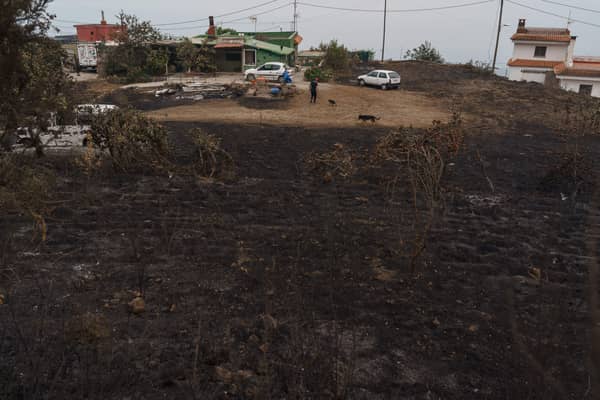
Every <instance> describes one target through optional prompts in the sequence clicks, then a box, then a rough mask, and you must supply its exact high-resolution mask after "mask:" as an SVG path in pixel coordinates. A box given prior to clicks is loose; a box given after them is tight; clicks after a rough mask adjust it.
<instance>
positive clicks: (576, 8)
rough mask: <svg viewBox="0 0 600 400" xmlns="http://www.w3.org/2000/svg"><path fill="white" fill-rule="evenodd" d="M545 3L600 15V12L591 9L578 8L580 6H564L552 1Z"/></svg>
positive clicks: (546, 0) (545, 0) (548, 0)
mask: <svg viewBox="0 0 600 400" xmlns="http://www.w3.org/2000/svg"><path fill="white" fill-rule="evenodd" d="M542 1H543V2H544V3H550V4H556V5H558V6H563V7H569V8H574V9H575V10H582V11H588V12H593V13H598V14H600V10H593V9H591V8H584V7H578V6H572V5H570V4H564V3H559V2H557V1H551V0H542Z"/></svg>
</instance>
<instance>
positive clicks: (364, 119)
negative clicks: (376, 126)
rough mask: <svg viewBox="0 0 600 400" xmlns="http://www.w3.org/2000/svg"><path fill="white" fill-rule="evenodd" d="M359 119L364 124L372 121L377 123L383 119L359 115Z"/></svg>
mask: <svg viewBox="0 0 600 400" xmlns="http://www.w3.org/2000/svg"><path fill="white" fill-rule="evenodd" d="M358 119H359V120H361V121H363V122H367V121H371V122H372V123H375V121H377V120H380V119H381V118H380V117H376V116H374V115H359V116H358Z"/></svg>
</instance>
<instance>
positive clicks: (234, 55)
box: [225, 51, 242, 62]
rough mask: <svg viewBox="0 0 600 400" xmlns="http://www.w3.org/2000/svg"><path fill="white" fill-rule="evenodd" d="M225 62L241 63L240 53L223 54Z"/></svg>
mask: <svg viewBox="0 0 600 400" xmlns="http://www.w3.org/2000/svg"><path fill="white" fill-rule="evenodd" d="M225 61H239V62H242V52H241V51H240V52H239V53H237V52H236V53H225Z"/></svg>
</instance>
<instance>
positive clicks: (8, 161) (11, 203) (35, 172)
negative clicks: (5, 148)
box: [0, 154, 56, 240]
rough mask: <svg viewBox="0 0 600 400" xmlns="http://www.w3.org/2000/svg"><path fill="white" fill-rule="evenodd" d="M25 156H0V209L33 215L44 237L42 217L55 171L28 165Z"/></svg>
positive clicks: (44, 238) (47, 207)
mask: <svg viewBox="0 0 600 400" xmlns="http://www.w3.org/2000/svg"><path fill="white" fill-rule="evenodd" d="M27 161H28V159H26V158H25V157H19V156H16V155H10V154H7V155H4V156H2V157H0V209H1V210H6V211H15V212H18V213H20V214H25V215H27V216H29V217H31V218H32V219H33V221H34V222H35V226H36V229H37V232H39V234H40V236H41V239H42V240H46V222H45V217H44V216H47V215H48V214H50V212H51V208H50V206H49V205H48V199H49V198H50V190H51V188H52V187H53V186H54V182H55V180H56V177H55V175H54V174H53V173H52V172H51V171H49V170H47V169H45V168H43V167H41V166H40V165H35V164H33V165H30V163H28V162H27Z"/></svg>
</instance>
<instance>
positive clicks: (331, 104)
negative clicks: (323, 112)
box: [328, 99, 337, 107]
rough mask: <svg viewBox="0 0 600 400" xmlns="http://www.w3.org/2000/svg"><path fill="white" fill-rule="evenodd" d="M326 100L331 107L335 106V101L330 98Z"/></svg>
mask: <svg viewBox="0 0 600 400" xmlns="http://www.w3.org/2000/svg"><path fill="white" fill-rule="evenodd" d="M328 101H329V105H330V106H332V107H333V106H337V103H336V102H335V100H331V99H329V100H328Z"/></svg>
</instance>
